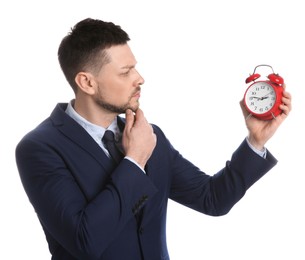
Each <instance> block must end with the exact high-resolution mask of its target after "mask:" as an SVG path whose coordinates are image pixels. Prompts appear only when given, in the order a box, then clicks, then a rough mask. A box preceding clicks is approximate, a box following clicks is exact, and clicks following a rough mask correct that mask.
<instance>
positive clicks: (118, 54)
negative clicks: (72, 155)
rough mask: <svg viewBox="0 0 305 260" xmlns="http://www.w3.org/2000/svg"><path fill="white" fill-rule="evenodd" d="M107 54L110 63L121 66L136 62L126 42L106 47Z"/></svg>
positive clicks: (131, 64) (132, 64)
mask: <svg viewBox="0 0 305 260" xmlns="http://www.w3.org/2000/svg"><path fill="white" fill-rule="evenodd" d="M107 54H108V56H109V58H110V63H109V64H111V65H114V66H118V67H120V68H122V67H125V66H134V65H135V64H136V59H135V57H134V55H133V53H132V51H131V49H130V47H129V45H128V44H123V45H116V46H112V47H110V48H108V49H107Z"/></svg>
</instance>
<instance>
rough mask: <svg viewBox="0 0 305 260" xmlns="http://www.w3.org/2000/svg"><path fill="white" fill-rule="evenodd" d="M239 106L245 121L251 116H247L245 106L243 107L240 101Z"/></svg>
mask: <svg viewBox="0 0 305 260" xmlns="http://www.w3.org/2000/svg"><path fill="white" fill-rule="evenodd" d="M239 104H240V107H241V110H242V112H243V115H244V118H245V119H248V117H249V116H251V114H249V112H248V111H247V110H246V107H245V105H244V102H243V100H241V101H240V102H239Z"/></svg>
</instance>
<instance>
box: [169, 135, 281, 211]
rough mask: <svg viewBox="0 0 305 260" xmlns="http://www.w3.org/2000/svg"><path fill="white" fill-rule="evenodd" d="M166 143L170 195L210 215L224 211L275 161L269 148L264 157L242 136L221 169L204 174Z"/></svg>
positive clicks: (228, 209)
mask: <svg viewBox="0 0 305 260" xmlns="http://www.w3.org/2000/svg"><path fill="white" fill-rule="evenodd" d="M169 146H170V150H171V152H170V153H171V154H172V165H173V167H172V174H173V177H172V185H171V192H170V197H171V199H173V200H175V201H176V202H178V203H181V204H183V205H185V206H188V207H190V208H192V209H195V210H197V211H199V212H202V213H205V214H208V215H212V216H220V215H224V214H226V213H228V212H229V211H230V209H231V208H232V207H233V206H234V205H235V204H236V203H237V202H238V201H239V200H240V199H241V198H242V197H243V196H244V194H245V193H246V191H247V189H249V188H250V187H251V186H252V185H253V184H254V183H255V182H256V181H257V180H259V179H260V178H261V177H262V176H263V175H264V174H266V173H267V172H268V171H269V170H270V169H271V168H272V167H273V166H274V165H275V164H276V163H277V160H276V159H275V158H274V157H273V156H272V154H271V153H270V152H269V151H268V152H267V157H266V159H264V158H262V157H260V156H259V155H257V154H256V153H255V152H254V151H253V150H252V149H251V148H250V147H249V146H248V144H247V142H246V140H244V141H243V142H242V143H241V145H240V146H239V147H238V149H237V150H236V151H235V152H234V153H233V155H232V158H231V160H230V161H227V162H226V163H225V167H224V168H223V169H221V170H220V171H219V172H218V173H216V174H214V175H207V174H206V173H204V172H203V171H201V170H200V169H199V168H198V167H196V166H194V165H193V164H192V163H190V162H189V161H188V160H186V159H185V158H183V157H182V156H181V154H179V153H178V152H177V151H176V150H175V149H174V148H173V147H172V146H171V145H169Z"/></svg>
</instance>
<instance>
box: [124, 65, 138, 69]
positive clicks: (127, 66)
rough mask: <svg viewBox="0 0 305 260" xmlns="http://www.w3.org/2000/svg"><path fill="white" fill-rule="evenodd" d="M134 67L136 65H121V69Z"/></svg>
mask: <svg viewBox="0 0 305 260" xmlns="http://www.w3.org/2000/svg"><path fill="white" fill-rule="evenodd" d="M135 67H136V65H126V66H123V67H121V69H133V68H135Z"/></svg>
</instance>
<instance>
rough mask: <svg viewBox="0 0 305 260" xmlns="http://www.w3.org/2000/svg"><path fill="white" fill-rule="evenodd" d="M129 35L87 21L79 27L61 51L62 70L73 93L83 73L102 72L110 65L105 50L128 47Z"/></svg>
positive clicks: (114, 28)
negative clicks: (78, 75) (106, 65)
mask: <svg viewBox="0 0 305 260" xmlns="http://www.w3.org/2000/svg"><path fill="white" fill-rule="evenodd" d="M129 40H130V39H129V36H128V34H127V33H126V32H125V31H124V30H122V29H121V27H120V26H118V25H115V24H113V23H111V22H104V21H101V20H97V19H91V18H87V19H84V20H82V21H80V22H79V23H77V24H76V25H75V26H74V27H73V28H71V32H69V33H68V34H67V36H65V37H64V38H63V39H62V41H61V43H60V45H59V48H58V60H59V63H60V66H61V69H62V71H63V73H64V75H65V77H66V79H67V81H68V82H69V84H70V85H71V87H72V89H73V90H74V92H76V90H77V85H76V83H75V77H76V75H77V73H79V72H80V71H87V70H91V71H96V72H97V71H99V70H100V69H101V67H102V66H103V65H104V64H106V63H108V62H109V58H108V57H107V55H106V52H105V50H106V49H108V48H110V47H111V46H115V45H121V44H126V43H127V42H128V41H129Z"/></svg>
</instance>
